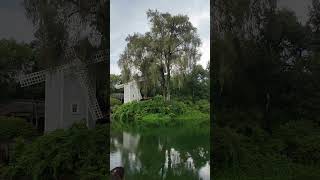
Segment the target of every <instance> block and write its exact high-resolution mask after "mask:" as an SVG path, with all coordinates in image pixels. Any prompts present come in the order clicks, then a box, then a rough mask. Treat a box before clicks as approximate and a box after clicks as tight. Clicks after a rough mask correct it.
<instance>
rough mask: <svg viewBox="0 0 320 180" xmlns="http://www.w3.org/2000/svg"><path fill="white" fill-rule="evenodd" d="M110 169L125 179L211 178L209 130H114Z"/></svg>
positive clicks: (112, 133) (199, 179)
mask: <svg viewBox="0 0 320 180" xmlns="http://www.w3.org/2000/svg"><path fill="white" fill-rule="evenodd" d="M110 143H111V144H110V147H111V151H110V169H113V168H114V167H117V166H122V167H124V168H125V179H130V180H135V179H137V180H141V179H152V180H156V179H159V180H160V179H161V180H167V179H186V180H188V179H192V180H197V179H198V180H209V179H210V151H209V146H210V143H209V133H203V132H201V133H197V132H196V131H193V132H190V131H188V130H186V131H184V130H177V129H163V130H162V129H161V130H158V129H157V130H156V131H155V130H153V131H151V130H150V132H139V131H125V132H113V131H112V132H111V141H110Z"/></svg>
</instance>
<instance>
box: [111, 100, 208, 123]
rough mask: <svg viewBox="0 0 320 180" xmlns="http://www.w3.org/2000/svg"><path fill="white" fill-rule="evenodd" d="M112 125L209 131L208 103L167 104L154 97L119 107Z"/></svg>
mask: <svg viewBox="0 0 320 180" xmlns="http://www.w3.org/2000/svg"><path fill="white" fill-rule="evenodd" d="M112 124H113V126H114V127H117V126H118V128H119V126H121V127H128V126H131V127H132V126H135V127H141V128H146V127H148V128H150V127H177V126H180V125H188V126H193V127H196V126H198V127H205V128H207V129H209V103H208V101H206V100H202V101H198V102H197V103H192V101H189V102H187V101H186V102H183V101H177V100H171V101H169V102H168V101H165V99H164V98H163V97H162V96H156V97H154V98H153V99H151V100H146V101H140V102H137V101H136V102H130V103H126V104H124V105H121V106H120V107H118V108H117V109H116V111H115V112H114V113H113V115H112Z"/></svg>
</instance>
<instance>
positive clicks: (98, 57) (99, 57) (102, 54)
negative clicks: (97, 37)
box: [88, 51, 107, 64]
mask: <svg viewBox="0 0 320 180" xmlns="http://www.w3.org/2000/svg"><path fill="white" fill-rule="evenodd" d="M102 61H107V53H106V51H98V52H97V53H96V54H95V55H94V56H93V58H92V59H91V61H90V62H89V63H88V64H94V63H99V62H102Z"/></svg>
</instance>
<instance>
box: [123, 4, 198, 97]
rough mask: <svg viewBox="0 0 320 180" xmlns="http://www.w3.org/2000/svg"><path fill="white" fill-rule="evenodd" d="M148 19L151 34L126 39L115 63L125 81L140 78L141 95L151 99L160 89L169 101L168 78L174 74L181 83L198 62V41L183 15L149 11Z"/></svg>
mask: <svg viewBox="0 0 320 180" xmlns="http://www.w3.org/2000/svg"><path fill="white" fill-rule="evenodd" d="M147 17H148V20H149V22H150V24H151V28H150V31H148V32H146V33H145V34H139V33H134V34H133V35H129V36H128V37H127V38H126V41H127V42H128V43H127V46H126V49H125V50H124V52H123V53H122V54H121V55H120V59H119V61H118V64H119V66H120V69H121V74H122V77H123V80H124V81H125V82H127V81H130V80H133V79H135V78H137V77H138V76H139V77H141V78H143V79H144V81H143V82H141V85H140V86H141V89H142V93H143V94H144V95H146V96H151V95H154V94H156V93H155V92H154V91H157V90H160V91H161V94H162V95H164V96H165V97H166V99H167V100H170V95H171V90H172V87H171V77H172V76H173V75H175V77H176V78H178V79H179V81H183V79H182V77H183V76H184V75H185V74H187V71H188V69H189V68H193V67H194V66H195V64H196V62H197V61H198V60H199V59H200V54H199V52H198V48H199V46H200V43H201V41H200V38H199V35H198V34H197V29H196V28H195V27H194V26H193V25H192V23H191V22H190V20H189V17H188V16H186V15H171V14H169V13H161V12H159V11H157V10H148V11H147ZM173 67H175V68H173ZM173 69H175V70H173Z"/></svg>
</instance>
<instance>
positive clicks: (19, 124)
mask: <svg viewBox="0 0 320 180" xmlns="http://www.w3.org/2000/svg"><path fill="white" fill-rule="evenodd" d="M37 135H39V134H38V132H37V130H36V129H35V128H34V127H33V126H32V125H31V124H30V123H28V122H26V121H25V120H24V119H21V118H16V117H0V141H2V140H13V139H14V138H17V137H19V136H21V137H24V138H32V137H35V136H37Z"/></svg>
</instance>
